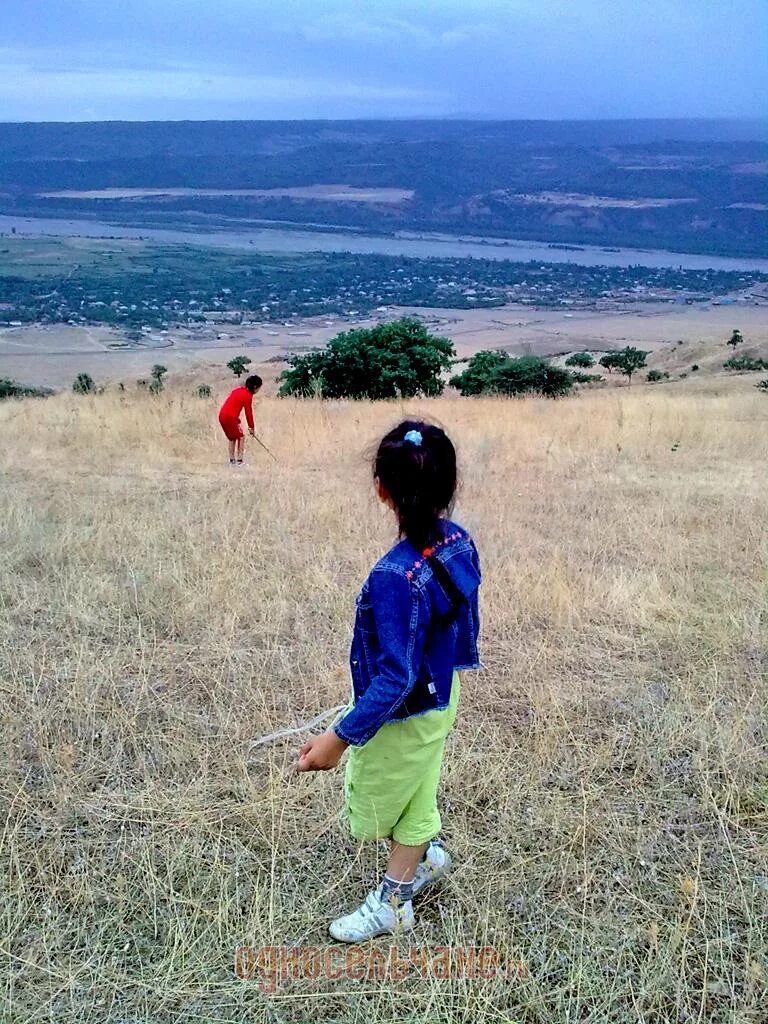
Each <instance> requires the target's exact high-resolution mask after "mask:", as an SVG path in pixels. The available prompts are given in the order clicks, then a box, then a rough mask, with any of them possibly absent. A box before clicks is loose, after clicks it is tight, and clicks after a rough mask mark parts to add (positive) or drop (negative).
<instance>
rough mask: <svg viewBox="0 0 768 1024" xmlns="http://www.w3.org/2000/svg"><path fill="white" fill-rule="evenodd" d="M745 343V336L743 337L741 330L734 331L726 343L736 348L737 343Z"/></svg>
mask: <svg viewBox="0 0 768 1024" xmlns="http://www.w3.org/2000/svg"><path fill="white" fill-rule="evenodd" d="M743 343H744V338H743V337H742V334H741V331H734V332H733V333H732V334H731V336H730V338H729V339H728V341H727V342H726V344H728V345H730V346H731V348H734V349H735V348H736V346H737V345H742V344H743Z"/></svg>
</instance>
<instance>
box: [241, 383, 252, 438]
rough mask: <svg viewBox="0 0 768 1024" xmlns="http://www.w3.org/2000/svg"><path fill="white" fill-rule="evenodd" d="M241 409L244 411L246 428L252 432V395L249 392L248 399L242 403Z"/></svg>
mask: <svg viewBox="0 0 768 1024" xmlns="http://www.w3.org/2000/svg"><path fill="white" fill-rule="evenodd" d="M243 408H244V409H245V419H246V422H247V423H248V426H249V427H250V428H251V430H253V395H252V394H251V393H250V391H249V392H248V397H247V398H246V400H245V402H244V403H243Z"/></svg>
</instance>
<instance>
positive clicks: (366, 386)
mask: <svg viewBox="0 0 768 1024" xmlns="http://www.w3.org/2000/svg"><path fill="white" fill-rule="evenodd" d="M454 356H455V351H454V348H453V344H452V343H451V342H450V341H449V340H448V339H447V338H442V337H439V336H437V335H433V334H429V333H428V331H427V329H426V327H424V325H423V324H422V323H420V321H418V320H415V319H403V320H393V321H391V322H390V323H387V324H379V325H378V326H377V327H371V328H368V329H361V330H353V331H344V332H342V333H341V334H337V335H336V337H335V338H332V339H331V340H330V341H329V342H328V345H327V347H326V348H325V349H323V350H316V351H313V352H307V353H304V354H301V355H297V354H294V355H292V356H290V357H289V359H288V363H289V365H288V368H287V369H286V370H284V371H283V372H282V374H281V375H280V382H281V383H280V391H279V394H280V395H281V396H283V397H285V396H286V395H299V396H302V397H309V396H312V395H320V396H322V397H323V398H368V399H372V400H379V399H387V398H399V397H404V398H413V397H414V396H416V395H426V396H435V395H440V394H442V391H443V387H444V383H443V376H442V375H443V373H444V372H445V371H446V370H447V369H448V368H449V367H450V365H451V362H452V360H453V357H454Z"/></svg>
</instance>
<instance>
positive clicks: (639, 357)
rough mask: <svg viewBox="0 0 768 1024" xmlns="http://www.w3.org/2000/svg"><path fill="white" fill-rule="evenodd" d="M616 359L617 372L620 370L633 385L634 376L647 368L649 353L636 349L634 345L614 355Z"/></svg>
mask: <svg viewBox="0 0 768 1024" xmlns="http://www.w3.org/2000/svg"><path fill="white" fill-rule="evenodd" d="M614 354H615V356H616V359H615V361H614V364H613V365H614V366H615V367H616V369H617V370H620V371H621V373H623V374H624V376H625V377H628V378H629V383H630V384H631V383H632V374H633V373H636V372H637V371H638V370H642V368H643V367H644V366H645V360H646V358H647V357H648V355H649V353H648V352H643V351H642V350H641V349H639V348H634V347H633V346H632V345H627V347H626V348H623V349H621V350H620V351H618V352H616V353H614Z"/></svg>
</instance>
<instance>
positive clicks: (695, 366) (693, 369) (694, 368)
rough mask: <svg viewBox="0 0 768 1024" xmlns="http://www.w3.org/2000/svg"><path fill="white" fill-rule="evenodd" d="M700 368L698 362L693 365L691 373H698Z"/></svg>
mask: <svg viewBox="0 0 768 1024" xmlns="http://www.w3.org/2000/svg"><path fill="white" fill-rule="evenodd" d="M698 368H699V364H698V363H694V364H693V366H692V367H691V373H696V371H697V370H698Z"/></svg>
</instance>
